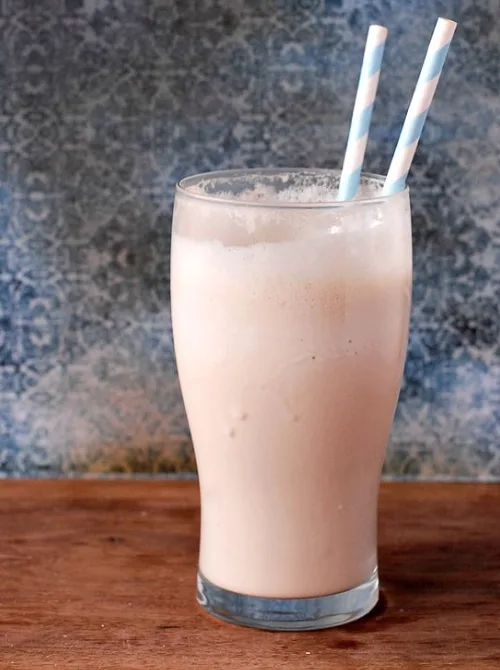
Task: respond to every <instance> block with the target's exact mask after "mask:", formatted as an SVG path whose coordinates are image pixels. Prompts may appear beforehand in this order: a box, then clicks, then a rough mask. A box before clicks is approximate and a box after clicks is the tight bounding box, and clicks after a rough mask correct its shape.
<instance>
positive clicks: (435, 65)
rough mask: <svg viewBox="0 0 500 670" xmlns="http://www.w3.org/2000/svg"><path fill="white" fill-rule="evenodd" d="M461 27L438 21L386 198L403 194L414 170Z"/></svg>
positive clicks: (405, 125)
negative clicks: (424, 133) (399, 193)
mask: <svg viewBox="0 0 500 670" xmlns="http://www.w3.org/2000/svg"><path fill="white" fill-rule="evenodd" d="M456 27H457V24H456V23H455V22H454V21H450V20H449V19H443V18H440V19H438V21H437V23H436V27H435V28H434V33H433V34H432V38H431V41H430V43H429V48H428V49H427V54H426V56H425V60H424V64H423V65H422V70H421V72H420V76H419V78H418V81H417V85H416V87H415V91H414V93H413V97H412V99H411V102H410V106H409V107H408V112H407V114H406V118H405V121H404V123H403V128H402V130H401V135H400V136H399V140H398V143H397V146H396V150H395V152H394V156H393V157H392V161H391V165H390V167H389V172H388V173H387V178H386V180H385V183H384V187H383V189H382V195H391V194H393V193H397V192H398V191H402V190H403V189H404V187H405V184H406V178H407V176H408V172H409V170H410V166H411V162H412V160H413V156H414V155H415V151H416V150H417V145H418V141H419V140H420V135H421V134H422V129H423V127H424V123H425V119H426V118H427V114H428V112H429V107H430V106H431V103H432V98H433V97H434V93H435V91H436V87H437V85H438V81H439V77H440V76H441V71H442V69H443V65H444V62H445V60H446V55H447V53H448V49H449V48H450V42H451V40H452V38H453V33H454V32H455V28H456Z"/></svg>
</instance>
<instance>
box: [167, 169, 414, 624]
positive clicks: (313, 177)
mask: <svg viewBox="0 0 500 670" xmlns="http://www.w3.org/2000/svg"><path fill="white" fill-rule="evenodd" d="M338 183H339V173H338V172H337V171H333V170H332V171H329V170H314V169H276V170H234V171H226V172H214V173H208V174H203V175H197V176H193V177H188V178H186V179H183V180H182V181H181V182H180V183H179V184H178V186H177V190H176V197H175V207H174V219H173V232H172V254H171V291H172V319H173V332H174V343H175V351H176V358H177V365H178V371H179V378H180V383H181V389H182V395H183V399H184V403H185V407H186V412H187V417H188V421H189V426H190V430H191V434H192V439H193V444H194V449H195V454H196V459H197V464H198V472H199V483H200V491H201V539H200V556H199V573H198V602H199V603H200V604H201V605H202V606H203V607H204V608H205V609H206V610H207V611H208V612H210V613H211V614H213V615H215V616H216V617H219V618H220V619H224V620H226V621H230V622H233V623H238V624H242V625H247V626H253V627H258V628H266V629H270V630H298V629H302V630H310V629H317V628H326V627H330V626H336V625H339V624H343V623H347V622H349V621H353V620H355V619H358V618H359V617H361V616H363V615H364V614H366V613H367V612H369V611H370V610H371V609H372V608H373V607H374V605H375V604H376V602H377V599H378V590H379V582H378V575H377V502H378V492H379V484H380V473H381V468H382V463H383V459H384V452H385V447H386V443H387V440H388V436H389V432H390V428H391V424H392V420H393V415H394V410H395V406H396V402H397V397H398V393H399V389H400V384H401V377H402V372H403V365H404V359H405V355H406V346H407V339H408V323H409V313H410V301H411V272H412V255H411V217H410V206H409V193H408V189H405V190H404V191H402V192H400V193H397V194H395V195H391V196H387V197H385V196H382V195H381V190H382V185H383V177H380V176H377V175H370V174H365V175H362V178H361V184H360V189H359V192H358V196H357V198H356V200H354V201H349V202H340V201H338V200H337V199H336V198H337V195H336V194H337V188H338Z"/></svg>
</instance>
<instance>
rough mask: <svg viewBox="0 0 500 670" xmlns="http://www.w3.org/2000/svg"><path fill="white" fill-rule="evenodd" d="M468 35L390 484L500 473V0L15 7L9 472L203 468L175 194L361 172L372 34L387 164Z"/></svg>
mask: <svg viewBox="0 0 500 670" xmlns="http://www.w3.org/2000/svg"><path fill="white" fill-rule="evenodd" d="M438 15H445V16H448V17H450V18H454V19H455V20H457V21H459V23H460V26H459V29H458V32H457V34H456V38H455V40H454V42H453V45H452V48H451V50H450V54H449V58H448V62H447V64H446V66H445V71H444V75H443V78H442V81H441V83H440V85H439V88H438V93H437V98H436V100H435V102H434V104H433V107H432V110H431V114H430V117H429V119H428V122H427V124H426V128H425V132H424V137H423V140H422V143H421V145H420V148H419V151H418V154H417V157H416V160H415V163H414V166H413V169H412V171H411V177H410V184H411V187H412V197H413V214H414V245H415V289H414V291H415V292H414V296H415V304H414V311H413V322H412V334H411V343H410V351H409V357H408V363H407V366H406V376H405V382H404V387H403V391H402V395H401V402H400V406H399V410H398V416H397V420H396V425H395V428H394V432H393V437H392V443H391V446H390V448H389V452H388V458H387V462H386V472H387V473H389V474H392V475H406V476H421V477H430V476H451V477H462V476H466V477H468V476H469V477H481V478H486V477H491V478H495V477H496V478H498V477H500V440H499V436H500V373H499V370H500V355H499V354H500V350H499V346H500V345H499V343H500V333H499V329H500V317H499V303H500V244H499V241H500V187H499V185H500V123H499V121H498V119H499V118H500V97H499V90H500V4H499V2H498V0H364V1H363V0H253V1H252V2H244V1H243V0H182V1H181V0H177V1H175V2H174V1H173V0H171V1H167V0H163V1H160V0H156V1H150V2H148V1H146V0H66V1H63V0H41V1H40V0H39V1H38V2H35V0H31V1H30V0H3V1H2V2H1V3H0V472H1V473H3V474H43V473H60V472H67V473H71V472H89V471H90V472H99V473H109V472H162V473H164V472H171V471H179V470H190V469H192V468H193V457H192V451H191V447H190V442H189V437H188V433H187V428H186V423H185V418H184V411H183V407H182V402H181V400H180V396H179V389H178V384H177V380H176V374H175V367H174V362H173V355H172V341H171V329H170V323H169V276H168V267H169V263H168V248H169V226H170V214H171V201H172V196H173V187H174V183H175V181H176V180H177V179H178V178H179V177H181V176H183V175H185V174H188V173H192V172H195V171H202V170H208V169H213V168H221V167H228V166H233V167H239V166H256V165H264V166H271V165H275V166H282V165H300V166H317V167H325V166H326V167H332V166H339V163H340V162H341V158H342V155H343V151H344V145H345V141H346V137H347V129H348V122H349V117H350V114H351V109H352V103H353V99H354V93H355V88H356V82H357V77H358V73H359V67H360V63H361V57H362V52H363V44H364V39H365V35H366V31H367V28H368V25H369V24H370V23H371V22H380V23H383V24H385V25H387V27H388V28H389V31H390V35H389V42H388V46H387V49H386V57H385V64H384V69H383V73H382V78H381V84H380V92H379V96H378V103H377V105H376V108H375V113H374V119H373V132H372V136H371V142H370V145H369V148H368V154H367V159H366V162H365V167H366V168H367V169H369V170H372V171H379V172H384V171H386V170H387V167H388V163H389V158H390V156H391V153H392V151H393V148H394V145H395V141H396V139H397V136H398V134H399V130H400V127H401V123H402V119H403V116H404V112H405V109H406V107H407V104H408V100H409V97H410V94H411V91H412V88H413V86H414V83H415V80H416V77H417V74H418V70H419V68H420V64H421V62H422V58H423V54H424V52H425V48H426V45H427V42H428V39H429V36H430V34H431V32H432V29H433V25H434V21H435V19H436V18H437V16H438Z"/></svg>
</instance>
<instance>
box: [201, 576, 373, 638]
mask: <svg viewBox="0 0 500 670" xmlns="http://www.w3.org/2000/svg"><path fill="white" fill-rule="evenodd" d="M378 594H379V582H378V572H377V569H376V568H375V570H374V571H373V573H372V575H371V576H370V577H369V578H368V579H367V580H366V581H365V582H363V583H362V584H359V586H355V587H354V588H352V589H349V590H348V591H342V592H341V593H333V594H332V595H329V596H320V597H318V598H260V597H258V596H246V595H242V594H241V593H234V592H233V591H228V590H226V589H222V588H220V587H219V586H215V584H212V583H211V582H209V581H208V580H207V579H205V577H203V575H202V574H201V573H198V581H197V600H198V603H199V604H200V605H201V606H202V607H203V608H204V609H205V610H206V611H207V612H208V613H209V614H212V615H213V616H215V617H217V618H218V619H222V620H223V621H227V622H229V623H233V624H238V625H240V626H250V627H251V628H263V629H264V630H318V629H321V628H333V627H334V626H342V625H343V624H346V623H349V622H351V621H356V619H360V618H361V617H362V616H365V614H368V612H370V610H372V609H373V608H374V607H375V605H376V604H377V602H378Z"/></svg>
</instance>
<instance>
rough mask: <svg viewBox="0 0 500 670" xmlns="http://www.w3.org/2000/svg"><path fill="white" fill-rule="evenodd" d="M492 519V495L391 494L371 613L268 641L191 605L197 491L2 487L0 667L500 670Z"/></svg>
mask: <svg viewBox="0 0 500 670" xmlns="http://www.w3.org/2000/svg"><path fill="white" fill-rule="evenodd" d="M499 516H500V486H497V485H493V484H489V485H488V484H486V485H480V484H407V483H404V484H385V485H384V486H383V487H382V494H381V509H380V572H381V580H382V584H383V595H382V599H381V602H380V603H379V606H378V607H377V609H376V611H375V613H374V614H372V615H370V616H368V617H367V618H365V619H364V620H361V621H359V622H356V623H354V624H351V625H349V626H346V627H344V628H338V629H331V630H327V631H321V632H315V633H268V632H263V631H256V630H250V629H244V628H237V627H235V626H231V625H227V624H223V623H219V622H218V621H216V620H215V619H212V618H210V617H208V616H207V615H205V614H204V613H202V612H201V610H200V609H198V607H197V606H196V604H195V601H194V586H195V572H196V558H197V546H198V523H199V499H198V490H197V485H196V483H195V482H169V481H154V482H151V481H127V482H126V481H68V480H66V481H6V480H4V481H0V669H1V670H6V669H8V668H22V669H23V670H38V668H44V669H45V668H61V669H64V670H66V669H68V668H77V669H78V670H87V669H92V670H99V669H102V670H107V669H108V668H110V669H111V668H113V669H116V670H131V669H134V670H136V669H137V670H149V669H155V670H156V669H158V670H159V669H162V670H163V669H164V668H173V669H175V670H184V669H188V668H189V669H191V668H200V669H202V668H206V669H207V670H209V669H210V670H212V669H216V668H231V669H234V670H239V669H240V668H241V669H243V668H245V669H247V668H249V669H259V670H265V669H271V668H272V669H273V670H274V669H275V668H285V669H292V668H297V669H298V668H300V669H301V670H308V669H314V670H322V669H326V668H328V669H329V670H332V669H333V670H335V669H337V668H342V669H344V668H345V669H346V670H350V669H351V668H362V669H367V670H377V669H383V670H391V669H393V668H394V669H395V668H422V667H428V668H433V669H437V668H464V669H465V668H467V670H475V669H477V668H492V669H493V668H497V669H498V668H500V530H499V524H498V519H499Z"/></svg>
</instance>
